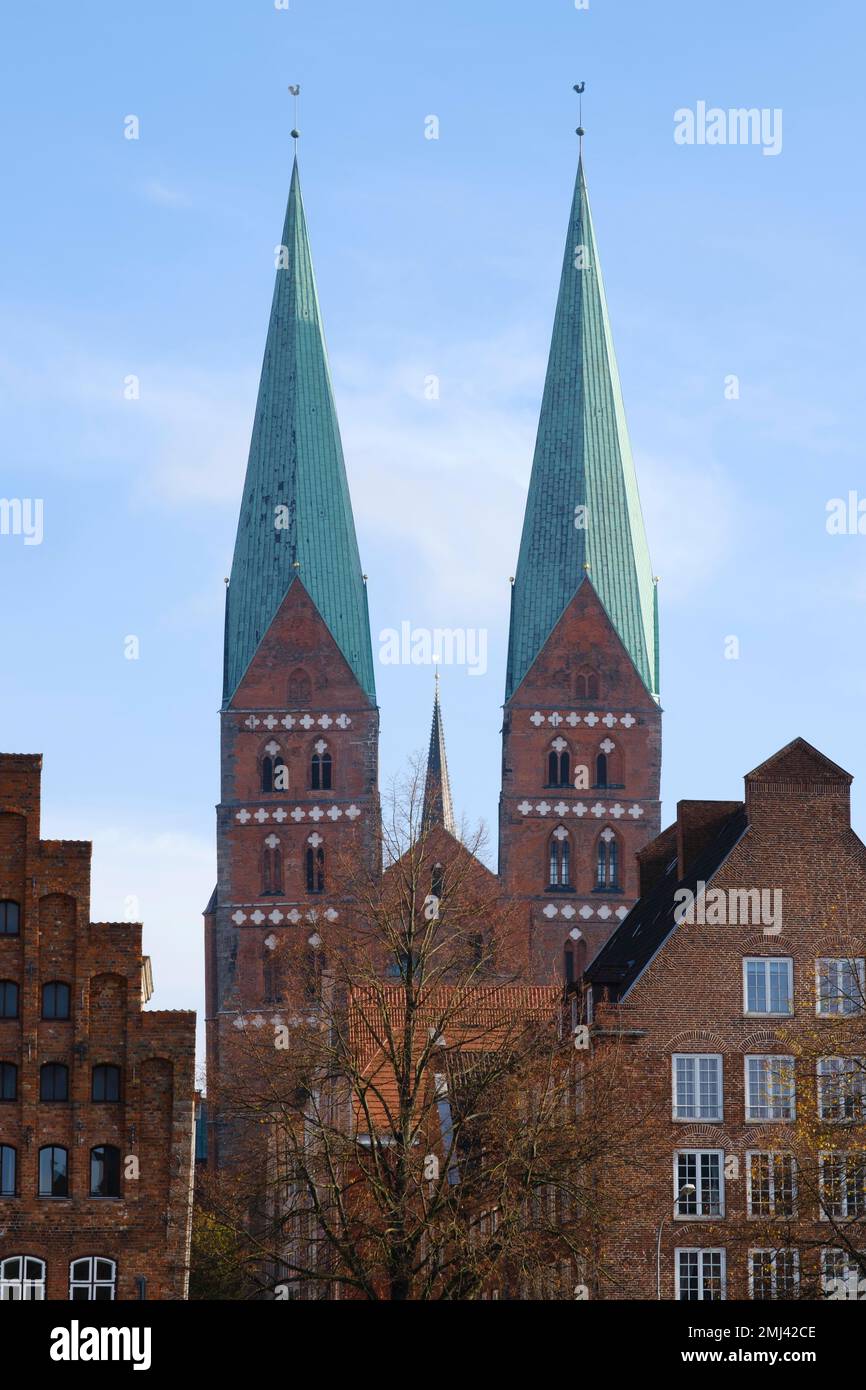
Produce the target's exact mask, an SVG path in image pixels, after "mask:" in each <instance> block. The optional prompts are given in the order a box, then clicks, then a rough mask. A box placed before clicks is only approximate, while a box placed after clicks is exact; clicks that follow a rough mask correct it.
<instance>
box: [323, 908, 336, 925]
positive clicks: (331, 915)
mask: <svg viewBox="0 0 866 1390" xmlns="http://www.w3.org/2000/svg"><path fill="white" fill-rule="evenodd" d="M339 915H340V914H339V912H337V911H336V910H335V909H334V908H333V907H327V908H325V918H326V920H327V921H328V922H336V920H337V918H338V917H339Z"/></svg>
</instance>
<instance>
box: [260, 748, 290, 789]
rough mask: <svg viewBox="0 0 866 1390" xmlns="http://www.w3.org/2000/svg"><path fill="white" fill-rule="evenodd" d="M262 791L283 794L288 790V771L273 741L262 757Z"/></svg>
mask: <svg viewBox="0 0 866 1390" xmlns="http://www.w3.org/2000/svg"><path fill="white" fill-rule="evenodd" d="M261 769H262V791H263V792H284V791H288V789H289V769H288V767H287V766H286V763H285V760H284V758H283V755H282V753H281V752H280V749H279V746H278V745H277V744H276V743H274V742H273V740H272V741H271V742H270V743H269V744H268V745H267V746H266V748H265V751H264V753H263V755H262V761H261Z"/></svg>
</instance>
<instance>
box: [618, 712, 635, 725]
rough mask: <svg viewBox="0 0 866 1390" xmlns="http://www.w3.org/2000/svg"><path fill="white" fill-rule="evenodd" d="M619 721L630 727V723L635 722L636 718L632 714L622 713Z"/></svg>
mask: <svg viewBox="0 0 866 1390" xmlns="http://www.w3.org/2000/svg"><path fill="white" fill-rule="evenodd" d="M619 722H620V724H622V725H623V727H624V728H626V729H630V728H631V726H632V724H636V723H637V720H636V719H635V717H634V715H633V714H624V715H623V716H622V718H621V719H620V721H619Z"/></svg>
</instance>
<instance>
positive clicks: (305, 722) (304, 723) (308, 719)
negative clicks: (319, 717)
mask: <svg viewBox="0 0 866 1390" xmlns="http://www.w3.org/2000/svg"><path fill="white" fill-rule="evenodd" d="M315 722H316V721H315V719H314V718H313V717H312V715H310V714H305V715H304V717H303V719H302V720H301V728H302V729H312V727H313V725H314V724H315Z"/></svg>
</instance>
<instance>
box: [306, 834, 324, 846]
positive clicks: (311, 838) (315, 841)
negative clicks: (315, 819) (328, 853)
mask: <svg viewBox="0 0 866 1390" xmlns="http://www.w3.org/2000/svg"><path fill="white" fill-rule="evenodd" d="M307 844H308V845H312V846H313V849H318V847H319V845H321V844H324V841H323V839H322V837H321V835H319V834H318V832H317V831H315V830H314V831H313V833H312V835H308V836H307Z"/></svg>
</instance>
